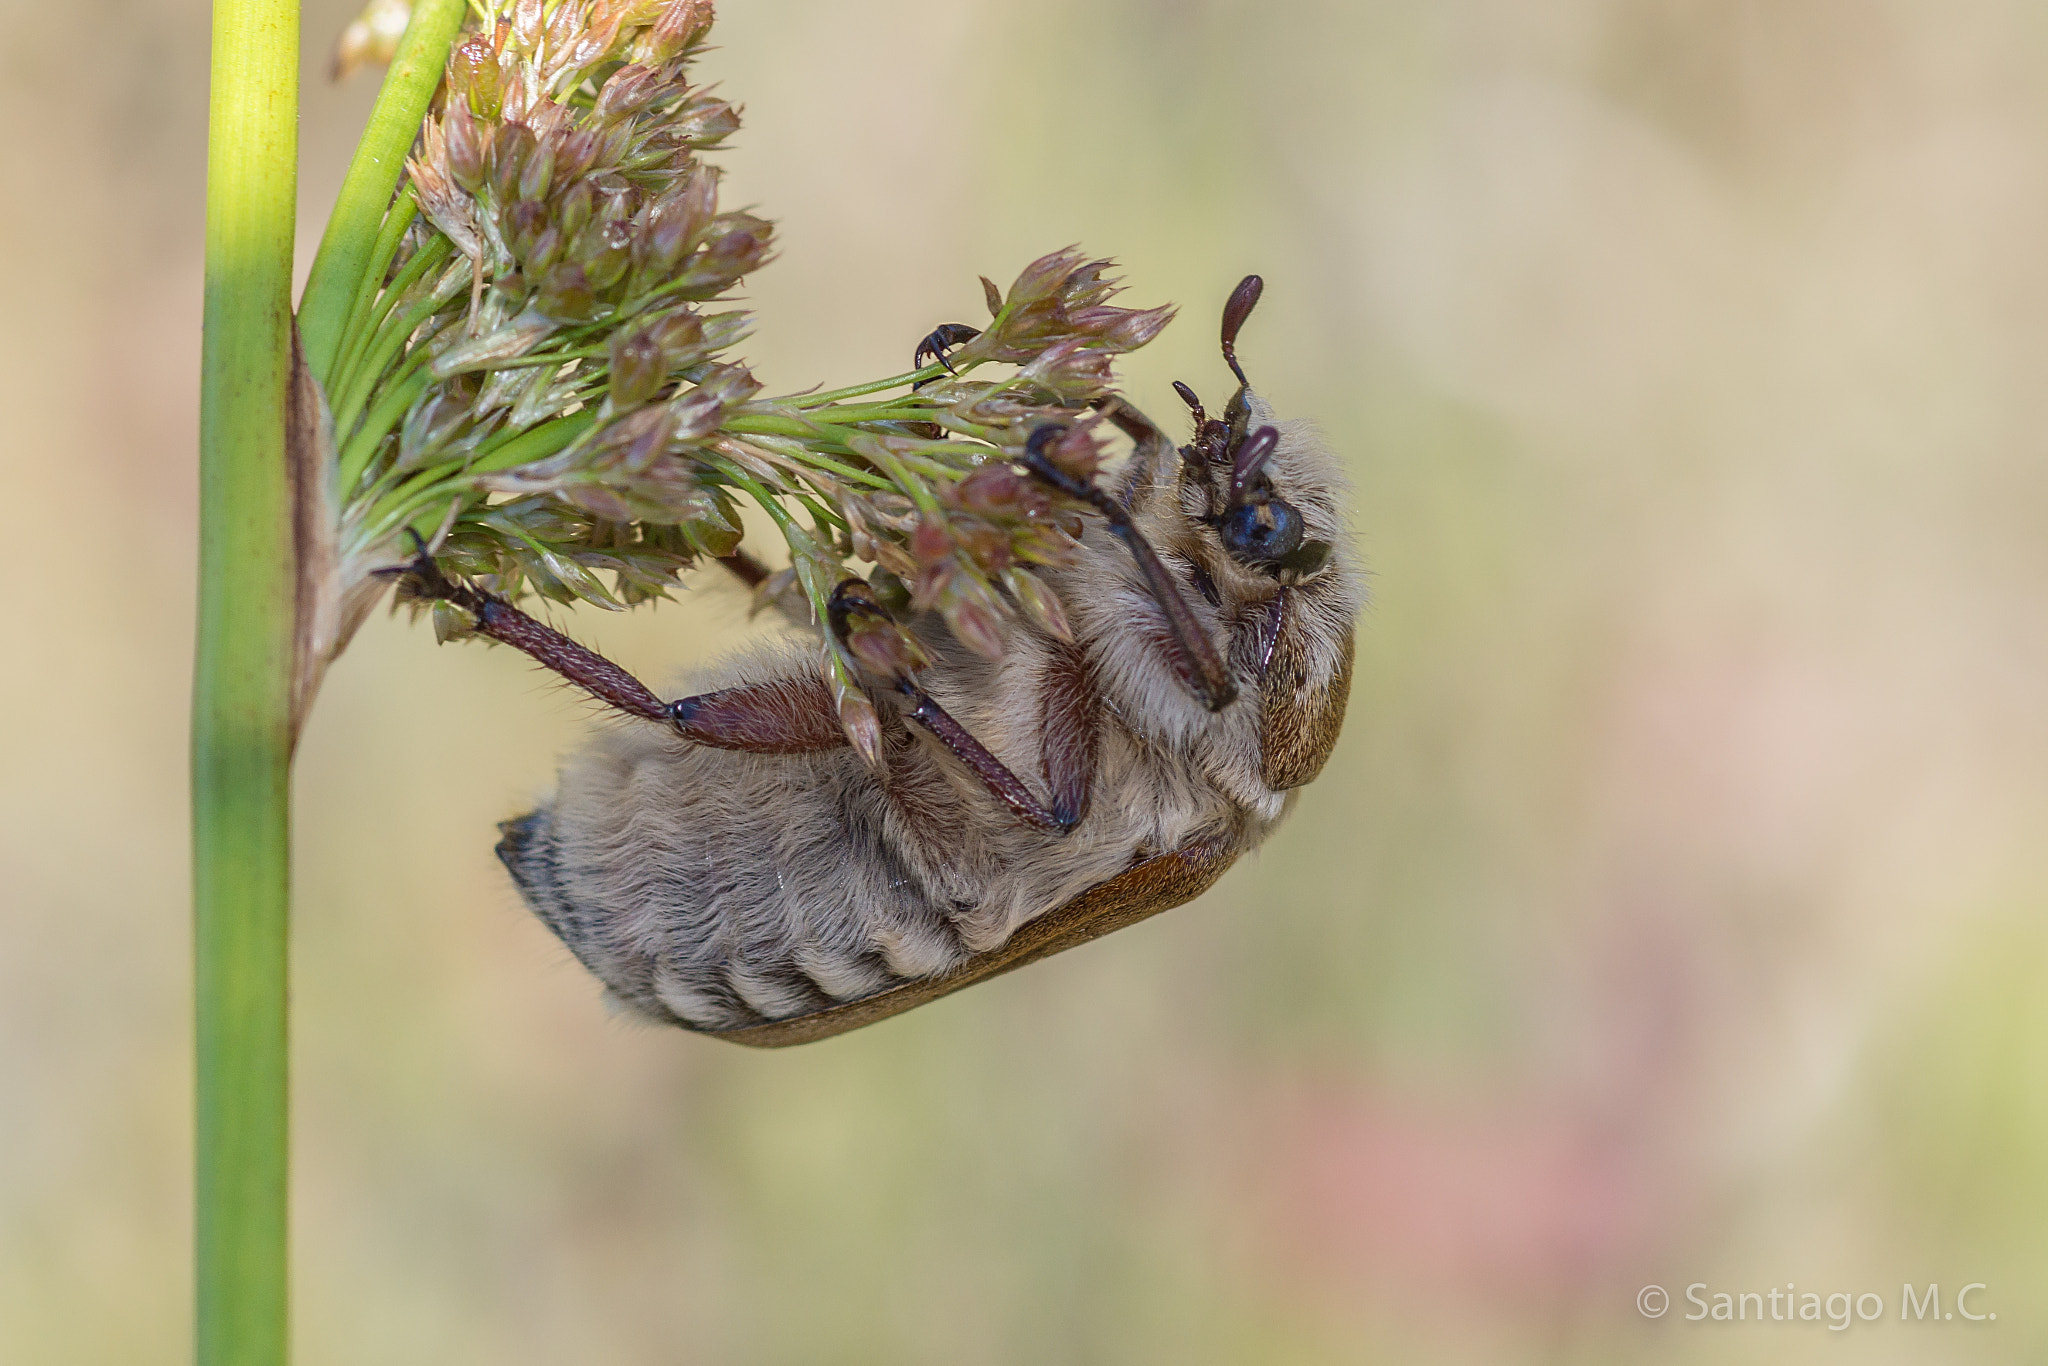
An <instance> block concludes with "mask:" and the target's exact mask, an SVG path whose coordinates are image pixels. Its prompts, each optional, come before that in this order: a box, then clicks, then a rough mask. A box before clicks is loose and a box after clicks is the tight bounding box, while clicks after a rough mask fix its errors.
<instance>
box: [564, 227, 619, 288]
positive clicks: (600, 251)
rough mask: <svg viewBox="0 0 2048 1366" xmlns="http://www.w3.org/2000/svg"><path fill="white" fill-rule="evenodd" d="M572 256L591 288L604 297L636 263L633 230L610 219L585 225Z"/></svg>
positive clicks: (570, 252) (572, 249)
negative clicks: (603, 294)
mask: <svg viewBox="0 0 2048 1366" xmlns="http://www.w3.org/2000/svg"><path fill="white" fill-rule="evenodd" d="M569 256H570V259H571V260H573V261H575V262H576V264H577V265H579V266H581V267H583V274H584V277H585V280H586V282H587V283H588V285H589V287H590V288H591V289H592V290H595V291H597V292H599V293H602V292H603V291H605V290H608V289H610V288H611V287H612V286H613V285H615V284H617V283H618V282H619V281H620V279H622V278H623V277H624V276H625V274H626V268H627V267H628V266H630V265H632V263H633V229H632V226H631V225H630V224H628V223H623V222H619V221H617V220H613V219H607V218H598V219H595V220H593V221H592V222H590V223H586V224H585V225H584V227H583V231H582V232H579V233H577V234H576V240H575V242H574V243H573V244H572V245H571V246H570V248H569Z"/></svg>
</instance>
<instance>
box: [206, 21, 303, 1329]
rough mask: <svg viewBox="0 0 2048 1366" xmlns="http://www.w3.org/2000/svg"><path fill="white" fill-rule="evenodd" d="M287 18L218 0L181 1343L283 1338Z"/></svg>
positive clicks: (290, 154)
mask: <svg viewBox="0 0 2048 1366" xmlns="http://www.w3.org/2000/svg"><path fill="white" fill-rule="evenodd" d="M298 62H299V15H298V6H297V5H296V4H295V3H293V0H216V3H215V5H214V9H213V74H212V95H211V103H210V108H209V111H208V123H207V165H206V314H205V328H204V335H203V340H202V343H201V361H200V419H199V451H200V462H199V467H200V474H199V519H200V534H199V545H200V551H199V630H198V641H197V654H196V659H195V664H194V670H193V689H192V882H193V936H194V939H193V993H194V1025H195V1040H194V1042H195V1047H196V1053H197V1056H196V1060H195V1061H196V1068H195V1071H196V1078H197V1085H196V1096H195V1101H196V1105H195V1120H196V1128H197V1134H196V1157H197V1165H196V1172H195V1176H196V1192H195V1193H196V1201H197V1209H196V1218H195V1221H194V1223H195V1235H196V1236H195V1245H194V1255H195V1268H194V1281H195V1290H196V1292H197V1293H196V1321H195V1345H196V1346H195V1356H196V1359H197V1361H198V1362H199V1363H200V1366H280V1364H281V1363H283V1362H284V1361H285V1360H286V1357H287V1354H288V1351H289V1319H288V1298H287V1290H288V1282H287V1263H286V1254H287V1251H288V1244H287V1207H288V1201H287V1195H288V1171H289V1165H288V1151H287V1090H286V1080H287V1053H286V1043H287V1013H286V1010H287V1005H286V1003H287V973H286V968H287V939H286V926H287V923H288V919H289V907H290V891H291V886H290V878H291V863H290V839H291V823H290V822H291V809H290V795H291V744H292V735H291V670H292V633H293V578H294V575H293V572H292V566H293V556H292V535H291V526H292V518H291V507H290V501H289V498H290V489H289V481H288V479H287V476H286V468H285V420H286V417H285V414H286V401H287V395H288V393H289V388H290V381H291V267H292V229H293V217H294V209H295V196H296V190H297V183H296V181H297V153H298V147H297V127H296V125H297V119H298V98H299V92H298Z"/></svg>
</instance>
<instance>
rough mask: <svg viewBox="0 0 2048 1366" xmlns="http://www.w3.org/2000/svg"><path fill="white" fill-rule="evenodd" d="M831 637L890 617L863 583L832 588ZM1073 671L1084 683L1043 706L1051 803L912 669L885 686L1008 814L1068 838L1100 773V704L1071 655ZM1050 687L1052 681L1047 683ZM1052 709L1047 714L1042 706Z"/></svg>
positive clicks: (843, 638)
mask: <svg viewBox="0 0 2048 1366" xmlns="http://www.w3.org/2000/svg"><path fill="white" fill-rule="evenodd" d="M830 614H831V628H832V632H833V634H834V635H835V636H836V637H837V638H838V639H839V640H840V642H841V643H842V644H844V643H845V641H846V639H847V636H848V634H849V633H850V632H852V631H854V630H857V629H860V624H861V622H862V619H863V618H869V619H874V618H886V617H887V613H886V612H884V611H883V609H882V607H881V604H880V603H878V602H876V601H875V598H874V595H873V593H872V592H870V591H869V589H868V585H867V584H866V583H865V582H863V581H862V580H860V579H845V580H842V581H841V582H840V584H839V586H838V587H837V588H835V589H833V590H832V601H831V604H830ZM1067 658H1068V660H1069V664H1068V667H1069V668H1070V669H1073V670H1078V673H1077V674H1076V678H1077V680H1078V682H1079V684H1080V686H1078V687H1071V686H1070V688H1069V690H1068V691H1067V693H1066V694H1064V695H1061V696H1058V697H1055V694H1054V692H1053V690H1052V689H1051V688H1048V690H1047V693H1046V694H1045V698H1044V699H1043V700H1042V702H1041V707H1042V710H1041V720H1042V721H1044V722H1045V723H1046V749H1045V770H1046V784H1047V786H1048V787H1049V788H1050V789H1051V791H1052V802H1051V804H1050V805H1048V804H1047V803H1046V802H1043V801H1041V800H1039V797H1038V794H1037V793H1035V792H1033V791H1032V790H1031V789H1030V788H1029V787H1028V786H1026V785H1025V783H1024V780H1023V779H1022V778H1019V777H1018V776H1017V775H1016V773H1014V772H1013V771H1011V769H1010V766H1009V765H1007V764H1005V763H1004V762H1003V761H1002V760H1001V759H998V758H997V757H996V756H995V755H994V754H992V753H990V752H989V750H988V747H987V746H986V745H983V744H982V743H981V741H979V740H977V739H975V738H974V735H973V733H972V732H971V731H969V730H968V729H967V727H965V726H963V725H961V724H960V722H959V721H957V720H956V719H954V717H953V715H952V713H950V712H948V711H947V710H946V709H945V708H944V707H942V706H940V705H939V703H938V700H937V699H936V698H934V697H933V696H932V695H931V694H930V693H928V692H926V691H925V690H924V688H923V687H922V686H921V685H920V684H919V683H918V681H917V678H916V675H915V673H914V672H913V671H912V670H911V669H909V668H898V669H896V670H895V671H894V672H893V673H892V674H891V675H889V676H888V684H889V687H890V688H891V690H893V691H894V692H895V693H896V694H897V695H898V696H899V697H901V698H902V699H903V703H904V707H905V710H906V713H907V714H908V716H909V717H910V719H911V720H913V721H915V722H917V724H918V725H919V726H921V727H922V728H923V729H924V730H925V731H926V732H927V733H928V734H930V735H931V736H932V738H933V739H935V740H937V741H938V742H939V743H940V744H942V745H944V746H945V747H946V748H947V749H948V750H950V751H951V752H952V754H953V757H954V758H956V759H958V760H959V761H960V762H961V763H963V764H965V765H966V766H967V768H968V771H969V772H971V773H973V774H974V776H975V777H976V778H977V779H979V780H980V782H981V785H982V786H983V787H985V788H987V789H988V792H989V795H991V796H993V797H994V798H995V799H996V800H997V801H999V802H1001V803H1002V804H1003V805H1005V806H1007V807H1009V808H1010V810H1011V811H1013V812H1014V813H1016V815H1017V817H1018V818H1019V819H1020V820H1022V821H1024V823H1025V824H1027V825H1033V826H1036V827H1038V828H1039V829H1040V830H1045V831H1048V832H1050V833H1052V834H1056V835H1064V834H1066V833H1067V832H1068V831H1069V830H1071V829H1073V828H1074V826H1075V825H1076V824H1078V823H1079V822H1080V819H1081V816H1082V814H1083V813H1084V812H1085V811H1086V810H1087V806H1088V787H1089V783H1090V782H1091V780H1092V779H1093V777H1094V771H1095V718H1096V701H1095V695H1094V691H1093V689H1092V688H1089V687H1087V686H1086V664H1085V661H1084V660H1082V659H1081V658H1080V652H1079V651H1078V650H1074V651H1072V652H1071V655H1070V656H1068V657H1067ZM1048 682H1049V683H1050V682H1051V680H1048ZM1047 706H1050V707H1051V708H1052V710H1051V711H1050V712H1047V711H1045V710H1043V708H1044V707H1047Z"/></svg>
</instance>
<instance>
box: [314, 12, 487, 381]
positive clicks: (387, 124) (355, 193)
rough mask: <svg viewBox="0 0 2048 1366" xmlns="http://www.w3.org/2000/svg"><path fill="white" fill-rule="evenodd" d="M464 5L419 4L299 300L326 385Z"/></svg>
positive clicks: (386, 76) (387, 74)
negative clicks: (304, 290) (394, 192)
mask: <svg viewBox="0 0 2048 1366" xmlns="http://www.w3.org/2000/svg"><path fill="white" fill-rule="evenodd" d="M462 15H463V0H418V3H416V4H415V5H414V6H413V9H412V22H411V23H410V24H408V25H406V29H405V36H404V37H403V38H401V39H399V40H398V51H397V53H396V55H395V56H393V58H392V60H391V69H390V70H389V71H386V72H385V73H384V85H383V88H381V89H380V90H379V91H378V92H377V103H376V104H375V105H374V106H373V107H372V108H371V110H370V122H369V125H368V126H367V127H366V128H364V130H363V139H362V141H361V142H359V143H357V144H356V155H355V160H353V161H351V162H350V163H349V167H348V175H347V177H346V178H344V179H343V180H342V182H341V195H340V197H339V198H337V199H336V200H335V203H334V212H333V214H332V215H330V216H329V217H328V220H327V231H326V232H325V233H324V234H323V235H322V236H321V238H320V250H319V252H318V253H316V254H315V255H314V257H313V268H312V271H311V273H310V274H308V275H307V277H306V292H305V294H304V295H303V296H302V297H301V298H300V300H299V333H300V336H301V338H302V340H303V345H304V346H305V350H306V365H307V368H309V369H310V370H312V372H313V378H315V379H317V380H319V381H320V382H321V383H322V384H323V385H324V384H325V383H326V382H327V379H328V372H329V371H330V370H331V369H332V368H333V365H334V360H335V357H336V355H337V354H338V353H339V352H340V350H341V337H342V332H343V331H344V329H346V328H347V326H348V319H349V312H350V310H351V308H352V307H353V306H354V304H355V302H356V295H357V292H358V291H359V290H360V289H361V288H362V283H363V277H364V276H365V274H367V272H368V268H369V265H370V262H371V259H372V256H373V254H374V253H375V251H376V249H377V236H378V229H379V228H380V227H381V226H382V225H383V222H384V211H385V210H386V209H387V208H389V207H390V206H391V195H392V193H393V191H395V190H396V189H397V188H398V177H399V175H400V174H401V173H402V172H403V171H404V169H405V158H406V154H407V153H408V152H410V151H411V150H412V144H413V139H415V138H417V137H418V136H419V132H420V121H421V119H423V118H424V117H425V116H426V112H427V102H428V101H429V100H431V99H432V98H433V95H434V88H435V87H436V86H438V85H439V84H440V83H441V72H442V70H443V69H444V68H445V67H446V66H447V65H448V49H449V48H450V47H452V46H453V45H454V43H455V31H456V29H458V28H459V27H461V24H462Z"/></svg>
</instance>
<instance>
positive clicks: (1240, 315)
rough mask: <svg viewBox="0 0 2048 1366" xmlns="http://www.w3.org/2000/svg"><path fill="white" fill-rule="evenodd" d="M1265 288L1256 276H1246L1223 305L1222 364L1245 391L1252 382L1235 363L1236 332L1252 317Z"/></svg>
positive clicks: (1264, 284)
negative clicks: (1228, 368)
mask: <svg viewBox="0 0 2048 1366" xmlns="http://www.w3.org/2000/svg"><path fill="white" fill-rule="evenodd" d="M1265 288H1266V282H1265V281H1264V280H1261V279H1260V278H1259V277H1258V276H1256V275H1247V276H1245V277H1244V278H1243V279H1242V280H1239V281H1238V282H1237V288H1236V289H1233V290H1231V291H1230V298H1229V299H1228V300H1227V301H1225V303H1224V305H1223V362H1224V364H1226V365H1228V366H1229V367H1230V373H1231V374H1233V375H1236V376H1237V382H1238V383H1239V384H1242V385H1243V386H1244V387H1245V388H1247V389H1249V388H1251V387H1252V382H1251V381H1250V380H1248V379H1246V378H1245V377H1244V367H1243V366H1241V365H1239V364H1238V363H1237V330H1238V329H1239V328H1241V327H1243V326H1244V320H1245V319H1246V318H1249V317H1250V316H1251V315H1252V309H1253V308H1254V307H1256V306H1257V305H1258V302H1259V295H1260V293H1261V292H1263V291H1264V290H1265Z"/></svg>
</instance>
